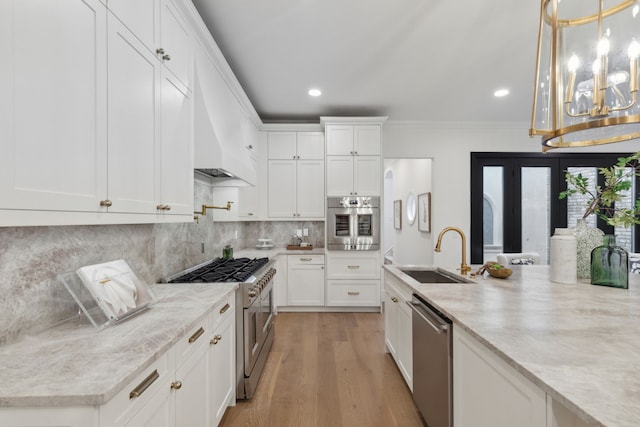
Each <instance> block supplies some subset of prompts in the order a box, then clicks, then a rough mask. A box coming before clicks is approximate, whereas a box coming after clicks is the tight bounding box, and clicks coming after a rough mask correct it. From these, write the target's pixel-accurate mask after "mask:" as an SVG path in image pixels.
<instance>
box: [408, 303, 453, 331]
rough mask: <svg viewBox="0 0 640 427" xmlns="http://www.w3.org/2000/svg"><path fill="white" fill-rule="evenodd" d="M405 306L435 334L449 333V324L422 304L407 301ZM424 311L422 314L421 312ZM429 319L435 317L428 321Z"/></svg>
mask: <svg viewBox="0 0 640 427" xmlns="http://www.w3.org/2000/svg"><path fill="white" fill-rule="evenodd" d="M407 304H408V305H409V307H410V308H411V310H413V311H414V312H415V313H417V314H418V315H419V316H420V317H421V318H422V319H423V320H424V321H425V322H427V324H428V325H429V326H431V327H432V328H433V329H434V330H435V331H436V332H437V333H439V334H444V333H447V332H448V331H449V324H448V323H447V322H443V321H442V320H441V319H440V317H439V316H438V315H437V314H435V313H433V312H432V311H431V310H429V309H428V308H427V307H425V306H424V305H423V304H420V303H417V302H413V301H407ZM420 309H422V310H424V312H423V311H422V310H420ZM429 317H435V318H432V319H430V318H429Z"/></svg>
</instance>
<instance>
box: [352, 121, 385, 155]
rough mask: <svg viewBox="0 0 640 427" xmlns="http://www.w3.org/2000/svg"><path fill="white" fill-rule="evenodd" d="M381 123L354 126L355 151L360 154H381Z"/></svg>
mask: <svg viewBox="0 0 640 427" xmlns="http://www.w3.org/2000/svg"><path fill="white" fill-rule="evenodd" d="M381 148H382V147H381V138H380V126H379V125H358V126H354V142H353V151H354V152H355V154H357V155H359V156H379V155H380V154H381Z"/></svg>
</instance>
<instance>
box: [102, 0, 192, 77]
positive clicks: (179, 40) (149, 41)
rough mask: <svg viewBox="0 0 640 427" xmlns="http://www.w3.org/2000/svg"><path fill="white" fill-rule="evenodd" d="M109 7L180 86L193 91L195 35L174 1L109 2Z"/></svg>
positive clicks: (110, 0)
mask: <svg viewBox="0 0 640 427" xmlns="http://www.w3.org/2000/svg"><path fill="white" fill-rule="evenodd" d="M107 7H108V8H109V10H110V11H111V12H112V13H113V14H114V15H115V16H116V17H117V18H118V19H119V20H120V21H122V23H123V24H124V25H125V26H126V27H127V28H128V29H129V30H130V31H131V32H132V33H133V34H134V35H135V36H136V37H137V38H138V39H139V40H140V41H141V42H142V43H143V45H144V46H146V48H147V49H148V50H149V51H150V52H151V53H152V54H153V55H155V56H156V57H157V58H158V59H159V60H160V61H162V63H163V64H164V65H165V66H166V67H167V68H168V69H169V70H170V71H171V72H172V73H173V74H174V76H175V77H176V78H177V79H178V80H179V81H180V84H182V85H184V87H185V88H188V89H190V88H191V78H190V75H191V70H192V66H191V61H192V60H191V58H192V56H193V53H192V42H191V35H190V31H189V28H188V26H187V24H186V23H185V20H184V19H183V18H182V16H181V15H180V13H179V12H178V10H177V9H176V7H175V5H174V4H173V2H172V0H136V1H131V0H108V1H107Z"/></svg>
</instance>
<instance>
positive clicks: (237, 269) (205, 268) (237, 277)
mask: <svg viewBox="0 0 640 427" xmlns="http://www.w3.org/2000/svg"><path fill="white" fill-rule="evenodd" d="M268 262H269V258H253V259H251V258H231V259H225V258H216V259H214V260H211V261H210V262H207V263H206V264H204V265H199V266H196V267H194V269H192V270H187V271H186V272H184V274H180V275H179V276H178V277H176V278H175V279H171V280H169V283H220V282H239V283H244V282H246V281H247V280H248V279H249V278H250V277H251V276H252V275H253V273H255V272H256V271H258V270H260V268H262V266H264V265H265V264H267V263H268Z"/></svg>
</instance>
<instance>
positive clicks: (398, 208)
mask: <svg viewBox="0 0 640 427" xmlns="http://www.w3.org/2000/svg"><path fill="white" fill-rule="evenodd" d="M393 228H395V229H396V230H401V229H402V200H399V199H398V200H394V201H393Z"/></svg>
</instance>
